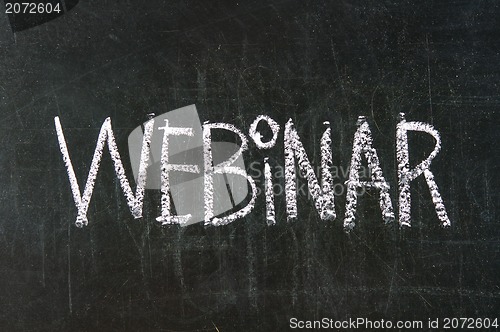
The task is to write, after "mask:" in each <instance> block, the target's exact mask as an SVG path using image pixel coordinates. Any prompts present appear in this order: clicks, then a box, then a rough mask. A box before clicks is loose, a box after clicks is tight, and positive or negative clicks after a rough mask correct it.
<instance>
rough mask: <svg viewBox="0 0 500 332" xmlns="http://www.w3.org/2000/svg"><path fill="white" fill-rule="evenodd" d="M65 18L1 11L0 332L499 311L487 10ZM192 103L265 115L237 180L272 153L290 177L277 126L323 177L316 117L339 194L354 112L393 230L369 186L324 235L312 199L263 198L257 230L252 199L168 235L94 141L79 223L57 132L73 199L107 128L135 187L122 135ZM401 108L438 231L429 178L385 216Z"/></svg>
mask: <svg viewBox="0 0 500 332" xmlns="http://www.w3.org/2000/svg"><path fill="white" fill-rule="evenodd" d="M71 6H72V7H73V8H72V9H71V10H67V12H65V13H64V14H63V15H60V16H59V17H56V18H54V19H52V18H51V19H50V20H47V21H46V22H39V21H36V24H35V25H34V26H26V27H24V26H23V29H21V28H19V26H18V25H13V23H12V22H15V21H12V17H11V19H10V20H9V16H8V15H7V14H4V12H2V14H1V16H2V18H1V19H0V22H1V25H2V26H1V29H2V31H1V41H0V43H1V44H0V46H1V48H0V50H1V51H0V59H1V60H0V66H1V67H0V68H1V70H0V78H1V80H0V96H1V99H0V110H1V111H0V114H1V120H2V121H1V124H0V144H1V150H0V170H1V172H0V185H1V187H0V188H1V189H0V235H1V236H0V327H1V329H2V330H5V331H15V330H20V331H31V330H33V331H35V330H46V331H55V330H65V331H97V330H100V331H107V330H136V331H151V330H161V331H281V330H288V329H290V328H292V327H293V326H292V319H294V318H295V319H296V322H297V321H302V322H306V321H315V320H322V319H323V318H328V319H333V320H337V321H347V320H349V319H357V318H365V319H367V320H372V321H380V320H382V319H384V320H386V321H387V320H390V321H392V322H394V324H396V322H397V321H417V320H418V321H422V322H423V324H424V325H423V327H422V328H421V329H422V330H429V329H430V327H429V325H428V324H429V319H430V320H435V319H439V324H441V325H440V329H442V328H443V325H442V324H444V322H445V319H446V318H460V317H465V318H471V319H477V318H482V319H486V318H488V319H491V321H492V322H493V320H494V319H495V318H497V319H498V318H500V317H498V313H499V312H500V288H499V287H500V286H499V285H500V277H499V275H500V224H499V208H498V202H499V196H498V190H499V189H500V188H499V177H498V174H496V171H498V170H499V161H500V158H499V155H500V153H499V152H500V151H499V147H498V145H497V143H498V140H499V138H500V136H499V131H498V126H499V124H500V122H499V120H500V117H499V116H498V114H499V107H500V90H499V82H500V65H499V64H500V43H499V39H500V7H499V3H498V2H495V1H486V0H484V1H483V0H480V1H413V2H412V1H322V0H319V1H308V0H306V1H298V0H294V1H292V0H283V1H279V0H262V1H261V0H258V1H257V0H253V1H240V2H235V1H219V0H215V1H210V2H200V1H190V0H183V1H179V0H171V1H157V0H150V1H141V2H137V1H135V2H134V1H102V0H101V1H81V2H78V3H76V2H71ZM17 22H18V23H16V24H19V20H18V21H17ZM24 28H25V29H24ZM188 105H196V109H197V111H198V114H199V117H200V121H201V123H205V122H224V123H230V124H233V125H234V126H235V127H237V128H239V129H241V130H242V131H243V132H244V133H245V134H247V133H248V130H249V127H250V125H251V124H252V122H253V121H254V119H255V118H256V117H257V116H258V115H268V116H270V117H271V118H272V119H274V120H275V121H276V123H277V124H279V125H280V128H281V130H280V132H279V134H278V138H277V143H276V146H275V147H273V148H272V149H270V150H262V149H257V148H256V147H255V144H254V143H253V142H252V141H251V140H249V148H248V150H247V151H245V152H244V158H245V163H246V166H247V167H250V166H249V165H250V163H251V162H253V161H256V162H258V163H259V164H258V165H259V166H258V168H256V169H255V170H252V169H249V170H248V172H249V173H252V172H254V173H253V174H254V175H255V172H257V171H258V170H261V171H262V170H263V168H262V165H263V160H264V158H266V157H268V158H269V159H268V161H269V164H270V165H271V166H272V167H277V166H279V165H281V166H283V165H284V138H283V130H284V127H285V124H286V123H287V121H288V120H289V119H292V121H293V124H294V128H295V129H296V131H297V133H298V135H299V137H300V140H301V142H302V144H303V147H304V149H305V150H306V152H307V155H308V157H309V160H310V162H311V164H312V165H319V164H320V158H321V153H320V140H321V135H322V134H323V132H324V130H325V125H324V124H323V122H325V121H328V122H329V126H330V128H331V148H332V158H333V165H334V166H335V167H337V169H338V170H340V171H339V175H338V177H335V179H334V180H335V182H336V183H339V184H341V185H343V184H344V183H345V181H346V180H347V177H348V175H346V174H345V173H346V170H347V171H348V167H349V165H350V163H351V156H352V150H353V140H354V133H355V132H356V130H357V120H358V117H359V116H365V117H366V121H367V122H368V124H369V127H370V129H371V132H372V136H373V146H374V147H375V148H376V150H377V153H378V157H379V159H380V166H381V168H382V170H383V173H384V176H385V179H386V180H387V182H388V183H389V184H390V190H389V194H390V197H391V202H392V204H393V206H394V210H395V213H396V220H395V221H394V222H393V223H389V224H386V223H384V221H383V220H382V218H381V214H380V209H379V206H378V198H377V197H378V196H377V193H376V192H374V193H371V192H370V193H368V194H366V195H362V196H360V197H359V200H358V207H357V211H356V226H355V227H354V228H353V230H352V231H350V232H346V231H345V230H344V227H343V220H344V217H345V211H346V208H345V206H346V194H345V192H344V193H339V194H338V195H335V210H336V213H337V218H336V219H335V220H333V221H324V220H321V218H319V215H318V212H317V211H316V209H315V206H314V204H313V202H312V200H311V199H309V198H308V197H307V195H299V196H298V202H297V205H298V216H297V218H296V220H293V221H287V217H286V208H285V199H284V196H283V195H281V196H280V195H277V196H276V197H275V205H276V224H275V225H272V226H268V225H267V223H266V212H265V211H266V208H265V201H264V199H263V196H262V195H260V196H258V198H257V200H256V203H255V207H254V209H253V211H252V212H251V213H250V214H249V215H248V216H246V217H244V218H240V219H238V220H235V221H234V222H231V223H229V224H227V225H224V226H204V224H203V223H195V224H192V225H189V226H186V227H180V226H178V225H169V226H162V225H161V224H160V223H158V222H157V220H156V218H157V217H158V216H159V214H160V212H161V207H160V201H161V193H160V191H159V190H146V193H145V197H144V206H143V216H142V218H139V219H134V217H133V216H132V215H131V213H130V211H129V208H128V206H127V202H126V200H125V197H124V195H123V193H122V190H121V187H120V183H119V181H118V179H117V176H116V174H115V171H114V167H113V162H112V160H111V158H110V155H109V153H108V152H107V151H108V150H107V148H105V149H104V153H103V159H102V162H101V166H100V170H99V173H98V175H97V179H96V183H95V188H94V192H93V196H92V200H91V202H90V204H89V210H88V214H87V215H88V225H87V226H85V227H81V228H80V227H77V226H76V225H75V220H76V216H77V208H76V206H75V203H74V201H73V196H72V192H71V188H70V183H69V181H68V175H67V172H66V167H65V164H64V161H63V158H62V155H61V151H60V148H59V144H58V137H57V134H56V127H55V124H54V118H55V117H59V119H60V122H61V124H62V127H63V130H64V135H65V138H66V140H67V146H68V150H69V153H70V154H71V160H72V162H73V167H74V171H75V175H76V177H77V179H78V181H79V183H80V186H81V188H83V184H84V183H85V180H86V178H87V176H88V172H89V167H90V163H91V160H92V155H93V152H94V149H95V147H96V141H97V137H98V135H99V130H100V128H101V126H102V124H103V123H104V121H105V119H106V118H108V117H110V118H111V121H112V122H111V123H112V128H113V132H114V135H115V139H116V144H117V146H118V149H119V151H120V154H121V157H122V161H123V164H124V168H125V173H126V175H127V177H128V178H129V180H130V183H131V186H132V187H135V185H136V183H135V182H134V180H133V174H132V166H131V162H130V158H129V151H128V149H127V144H128V136H129V135H130V133H131V132H132V131H133V130H134V129H135V128H137V127H138V126H141V124H143V123H144V122H145V121H147V120H148V114H151V113H154V114H155V115H159V114H163V113H166V112H169V111H173V110H176V109H179V108H182V107H185V106H188ZM400 113H404V114H405V117H406V120H407V121H419V122H423V123H427V124H430V125H432V126H433V127H434V128H435V129H436V130H438V131H439V133H440V136H441V151H440V152H439V153H438V154H437V156H436V157H435V158H434V159H433V161H432V164H431V166H430V169H431V170H432V172H433V174H434V178H435V181H436V183H437V185H438V186H439V192H440V194H441V196H442V199H443V202H444V205H445V206H446V211H447V213H448V217H449V220H450V222H451V226H450V227H446V228H443V227H442V225H441V223H440V221H439V219H438V217H437V215H436V211H435V208H434V204H433V201H432V197H431V195H430V192H429V188H428V185H427V183H426V181H425V179H424V177H423V176H419V177H418V178H416V179H415V180H413V181H412V183H411V195H412V207H411V227H400V226H399V224H398V222H397V215H398V211H397V210H398V209H397V206H398V198H397V197H398V196H397V195H398V164H397V158H396V127H397V125H398V123H399V121H400V115H399V114H400ZM261 127H262V128H261ZM261 127H259V128H260V130H262V131H263V132H266V135H264V136H265V137H266V139H269V137H270V136H271V133H270V132H269V130H268V129H266V128H265V126H261ZM266 130H267V131H266ZM408 139H409V151H410V164H411V165H412V166H414V165H415V164H416V163H418V162H420V161H421V160H423V159H425V158H426V156H428V155H429V153H431V151H432V149H433V147H434V140H433V139H432V137H431V136H429V135H426V134H425V133H415V132H414V133H410V134H409V138H408ZM363 165H366V161H365V160H364V161H363ZM342 171H343V172H344V173H343V172H342ZM260 179H261V177H260ZM261 180H262V179H261ZM275 180H276V181H277V183H281V182H279V181H282V179H281V180H280V179H275ZM301 182H304V179H299V183H301ZM262 183H263V182H262V181H260V182H258V185H259V186H261V185H262ZM341 187H342V186H341ZM342 188H345V186H344V187H342ZM82 190H83V189H82ZM475 323H477V320H475V321H474V324H475ZM365 329H366V328H365ZM401 330H404V329H401ZM491 330H495V328H494V327H491Z"/></svg>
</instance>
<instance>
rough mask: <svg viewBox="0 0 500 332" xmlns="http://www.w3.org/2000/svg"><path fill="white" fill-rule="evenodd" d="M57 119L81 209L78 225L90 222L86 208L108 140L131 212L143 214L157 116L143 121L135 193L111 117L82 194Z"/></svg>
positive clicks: (101, 138) (64, 159)
mask: <svg viewBox="0 0 500 332" xmlns="http://www.w3.org/2000/svg"><path fill="white" fill-rule="evenodd" d="M54 123H55V126H56V131H57V139H58V141H59V147H60V149H61V154H62V157H63V161H64V164H65V165H66V170H67V172H68V177H69V183H70V186H71V191H72V192H73V199H74V200H75V205H76V207H77V209H78V216H77V217H76V223H75V224H76V226H78V227H82V226H86V225H87V224H88V220H87V210H88V208H89V203H90V199H91V197H92V192H93V191H94V184H95V180H96V177H97V172H98V171H99V165H100V163H101V159H102V153H103V150H104V145H105V144H106V143H107V144H108V149H109V153H110V155H111V159H112V160H113V164H114V166H115V173H116V176H117V177H118V180H119V181H120V185H121V187H122V190H123V192H124V194H125V198H126V199H127V205H128V207H129V208H130V212H131V213H132V215H133V216H134V218H141V217H142V206H143V199H144V187H145V185H146V175H147V166H148V159H149V151H150V144H151V134H152V132H153V125H154V120H149V121H148V122H146V124H145V125H144V136H143V140H142V149H141V160H140V163H139V173H138V176H137V187H136V192H135V195H134V194H133V193H132V189H131V188H130V184H129V182H128V180H127V177H126V175H125V169H124V168H123V164H122V161H121V158H120V153H119V152H118V147H117V146H116V141H115V136H114V134H113V129H112V128H111V118H107V119H106V120H104V123H103V124H102V126H101V130H100V132H99V137H98V138H97V145H96V148H95V151H94V157H93V158H92V163H91V164H90V171H89V175H88V177H87V183H86V184H85V189H84V190H83V194H80V187H79V185H78V180H77V179H76V175H75V171H74V170H73V163H72V162H71V159H70V157H69V152H68V147H67V145H66V139H65V138H64V133H63V129H62V126H61V122H60V121H59V117H57V116H56V117H55V118H54Z"/></svg>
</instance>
